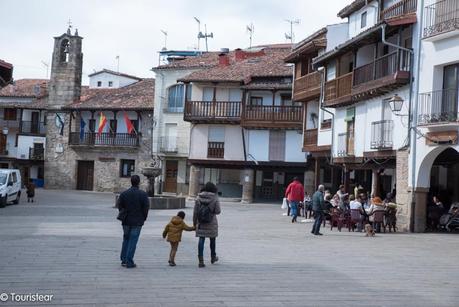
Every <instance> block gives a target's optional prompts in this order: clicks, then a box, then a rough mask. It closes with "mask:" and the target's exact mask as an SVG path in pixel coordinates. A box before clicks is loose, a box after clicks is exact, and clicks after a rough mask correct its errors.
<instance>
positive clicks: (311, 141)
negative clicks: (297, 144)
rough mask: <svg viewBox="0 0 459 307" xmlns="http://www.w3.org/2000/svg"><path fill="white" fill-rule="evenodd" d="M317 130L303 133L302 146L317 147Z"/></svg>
mask: <svg viewBox="0 0 459 307" xmlns="http://www.w3.org/2000/svg"><path fill="white" fill-rule="evenodd" d="M317 130H318V129H310V130H305V131H304V133H303V136H304V140H303V146H317Z"/></svg>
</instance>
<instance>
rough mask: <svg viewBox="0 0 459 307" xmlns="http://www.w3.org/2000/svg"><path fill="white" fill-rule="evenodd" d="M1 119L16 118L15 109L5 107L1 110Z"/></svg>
mask: <svg viewBox="0 0 459 307" xmlns="http://www.w3.org/2000/svg"><path fill="white" fill-rule="evenodd" d="M3 119H4V120H16V119H17V112H16V109H11V108H9V109H8V108H6V109H4V110H3Z"/></svg>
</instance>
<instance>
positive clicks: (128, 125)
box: [124, 112, 137, 134]
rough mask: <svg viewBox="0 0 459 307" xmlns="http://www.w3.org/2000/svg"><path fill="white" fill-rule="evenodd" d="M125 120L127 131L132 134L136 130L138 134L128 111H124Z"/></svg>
mask: <svg viewBox="0 0 459 307" xmlns="http://www.w3.org/2000/svg"><path fill="white" fill-rule="evenodd" d="M124 122H125V123H126V128H127V132H128V133H129V134H131V133H132V132H135V133H136V134H137V131H135V128H134V125H133V124H132V122H131V120H130V119H129V117H128V115H127V114H126V112H124Z"/></svg>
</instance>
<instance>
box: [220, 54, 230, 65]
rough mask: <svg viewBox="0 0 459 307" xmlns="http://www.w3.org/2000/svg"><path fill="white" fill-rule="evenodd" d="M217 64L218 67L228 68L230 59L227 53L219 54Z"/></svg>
mask: <svg viewBox="0 0 459 307" xmlns="http://www.w3.org/2000/svg"><path fill="white" fill-rule="evenodd" d="M218 64H219V65H220V66H229V65H230V59H229V56H228V54H227V53H220V54H219V55H218Z"/></svg>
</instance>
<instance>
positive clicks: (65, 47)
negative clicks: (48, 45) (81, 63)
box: [59, 39, 70, 62]
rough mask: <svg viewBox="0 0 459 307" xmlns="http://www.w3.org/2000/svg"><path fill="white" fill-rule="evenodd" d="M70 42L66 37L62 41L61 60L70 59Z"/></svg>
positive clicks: (66, 60)
mask: <svg viewBox="0 0 459 307" xmlns="http://www.w3.org/2000/svg"><path fill="white" fill-rule="evenodd" d="M69 51H70V42H69V40H68V39H64V40H63V41H62V42H61V48H60V50H59V57H60V60H61V62H68V61H69Z"/></svg>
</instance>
